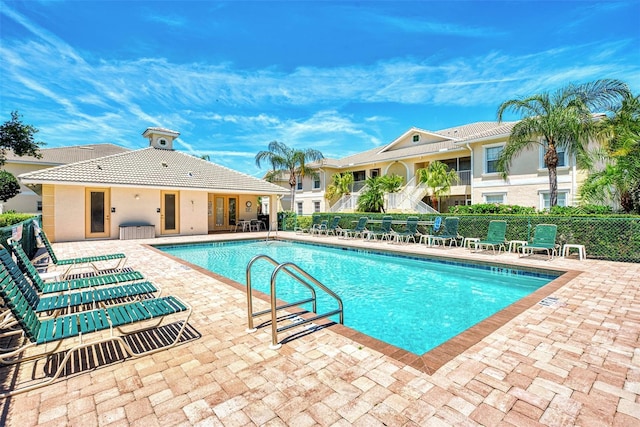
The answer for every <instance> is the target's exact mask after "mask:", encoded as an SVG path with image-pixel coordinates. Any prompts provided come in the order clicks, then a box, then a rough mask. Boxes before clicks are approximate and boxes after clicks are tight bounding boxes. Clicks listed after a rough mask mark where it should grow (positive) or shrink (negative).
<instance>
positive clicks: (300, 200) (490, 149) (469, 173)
mask: <svg viewBox="0 0 640 427" xmlns="http://www.w3.org/2000/svg"><path fill="white" fill-rule="evenodd" d="M515 123H516V122H502V123H499V122H477V123H470V124H466V125H462V126H457V127H452V128H447V129H441V130H438V131H429V130H424V129H420V128H415V127H414V128H411V129H409V130H407V131H406V132H405V133H403V134H402V135H400V136H399V137H398V138H396V139H395V140H393V141H392V142H391V143H389V144H387V145H385V146H383V147H378V148H374V149H371V150H367V151H364V152H361V153H357V154H354V155H351V156H347V157H344V158H341V159H329V158H327V159H324V160H323V162H322V164H321V165H318V166H319V174H318V176H317V177H315V178H313V177H305V178H304V179H303V180H299V182H298V186H297V190H296V196H295V202H294V203H295V206H291V204H290V201H289V197H288V196H285V197H284V198H283V199H282V204H283V207H284V208H285V209H287V208H288V209H291V210H293V211H294V212H296V213H298V214H304V215H309V214H312V213H313V212H328V211H334V212H338V211H353V210H355V207H356V206H357V198H358V194H359V193H360V191H362V189H363V188H364V186H365V181H366V179H367V178H370V177H374V176H380V175H392V174H395V175H399V176H401V177H402V178H403V179H404V186H403V188H402V190H401V192H399V193H397V194H392V195H389V197H388V200H387V201H386V205H387V211H389V212H394V211H397V212H433V210H432V209H431V207H430V206H429V205H430V204H431V201H430V197H429V196H430V192H431V190H430V189H429V188H427V187H426V186H425V185H424V184H421V183H419V182H418V180H417V178H416V175H417V171H418V170H419V169H421V168H426V167H427V166H428V165H429V163H430V162H433V161H436V160H438V161H440V162H442V163H445V164H446V165H447V166H448V167H449V169H451V170H454V171H456V173H457V175H458V178H459V179H458V182H457V183H455V184H454V185H453V186H452V187H451V190H450V193H449V195H447V196H445V197H443V198H442V200H441V204H442V205H441V206H439V207H437V206H436V207H437V208H438V211H440V212H446V211H447V210H448V209H449V207H451V206H455V205H465V204H466V205H468V204H475V203H502V204H514V205H522V206H533V207H535V208H537V209H539V210H542V209H545V208H548V207H549V176H548V171H547V169H546V167H545V165H544V161H543V151H542V147H540V148H539V149H530V150H527V151H524V152H523V153H521V154H520V155H519V156H518V157H517V158H515V159H514V161H513V163H512V165H511V168H510V173H509V177H508V178H507V179H506V180H504V179H502V177H501V176H500V174H499V173H498V170H497V159H498V156H499V154H500V152H501V150H502V149H503V147H504V146H505V144H506V143H507V140H508V139H509V135H510V133H511V130H512V128H513V126H514V124H515ZM559 156H560V164H559V166H558V169H557V173H558V204H559V205H573V204H574V203H575V202H576V195H577V189H578V185H579V184H580V182H581V181H582V180H583V179H584V177H585V173H584V171H581V170H579V169H578V168H577V167H576V165H575V160H574V159H571V158H569V156H567V155H566V154H565V153H563V152H560V153H559ZM343 172H351V173H352V174H353V176H354V185H353V191H352V194H351V195H350V196H345V197H343V198H341V199H340V200H339V201H337V202H335V203H331V202H330V201H328V200H326V199H325V192H326V189H327V187H328V186H329V185H330V184H331V183H332V177H333V175H334V174H335V173H343ZM280 184H282V185H283V186H286V187H287V188H288V182H281V183H280Z"/></svg>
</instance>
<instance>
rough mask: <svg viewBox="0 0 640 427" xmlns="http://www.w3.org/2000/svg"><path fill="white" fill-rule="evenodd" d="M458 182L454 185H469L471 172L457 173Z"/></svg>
mask: <svg viewBox="0 0 640 427" xmlns="http://www.w3.org/2000/svg"><path fill="white" fill-rule="evenodd" d="M456 173H457V174H458V179H459V181H458V182H457V183H456V184H455V185H471V171H457V172H456Z"/></svg>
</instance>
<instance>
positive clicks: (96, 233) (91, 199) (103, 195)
mask: <svg viewBox="0 0 640 427" xmlns="http://www.w3.org/2000/svg"><path fill="white" fill-rule="evenodd" d="M110 219H111V198H110V192H109V189H108V188H87V189H85V236H86V237H87V238H98V237H110V230H111V222H110Z"/></svg>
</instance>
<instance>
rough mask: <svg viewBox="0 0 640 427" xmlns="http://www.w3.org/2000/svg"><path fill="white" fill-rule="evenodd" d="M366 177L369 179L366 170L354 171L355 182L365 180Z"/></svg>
mask: <svg viewBox="0 0 640 427" xmlns="http://www.w3.org/2000/svg"><path fill="white" fill-rule="evenodd" d="M366 179H367V175H366V173H365V171H354V172H353V181H354V182H358V181H365V180H366Z"/></svg>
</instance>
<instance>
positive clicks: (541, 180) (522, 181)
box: [474, 175, 571, 188]
mask: <svg viewBox="0 0 640 427" xmlns="http://www.w3.org/2000/svg"><path fill="white" fill-rule="evenodd" d="M568 183H571V176H569V175H560V176H558V184H568ZM541 184H547V185H549V177H547V176H539V177H535V178H512V177H509V182H508V183H506V182H505V181H502V180H499V181H498V180H496V181H493V182H492V181H477V182H476V183H475V184H474V188H491V187H503V186H505V185H508V186H514V185H541Z"/></svg>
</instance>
